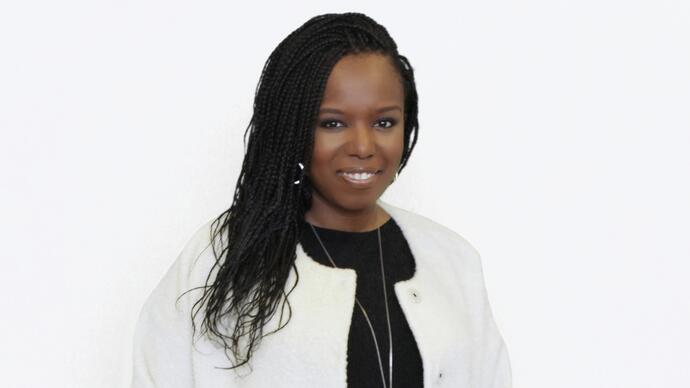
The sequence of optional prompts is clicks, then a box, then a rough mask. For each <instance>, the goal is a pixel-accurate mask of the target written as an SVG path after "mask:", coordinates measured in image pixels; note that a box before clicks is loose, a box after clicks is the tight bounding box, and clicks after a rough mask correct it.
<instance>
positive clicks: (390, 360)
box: [309, 223, 393, 388]
mask: <svg viewBox="0 0 690 388" xmlns="http://www.w3.org/2000/svg"><path fill="white" fill-rule="evenodd" d="M309 226H310V227H311V230H313V231H314V234H315V235H316V238H317V239H318V240H319V244H321V247H322V248H323V250H324V252H326V256H328V259H329V260H330V261H331V263H332V264H333V267H335V268H338V266H337V265H335V262H334V261H333V259H332V258H331V255H330V254H329V253H328V250H327V249H326V247H325V246H324V245H323V242H322V241H321V238H320V237H319V234H318V233H316V229H314V225H312V224H311V223H309ZM376 232H377V234H378V237H379V258H380V260H381V280H382V281H383V299H384V300H385V301H386V321H387V322H388V344H389V345H390V346H389V347H388V381H389V383H390V386H386V378H385V374H384V372H383V363H382V362H381V352H380V351H379V343H378V341H377V340H376V333H374V327H373V326H372V325H371V321H370V320H369V315H367V312H366V310H364V307H362V304H361V303H359V300H358V299H357V296H355V302H357V305H358V306H359V308H360V309H362V313H364V318H366V320H367V323H368V324H369V329H370V330H371V335H372V336H373V337H374V345H376V355H377V357H378V360H379V368H380V369H381V381H382V383H383V388H393V335H392V334H391V319H390V313H389V312H388V295H387V294H386V277H385V273H384V270H383V248H382V247H381V227H378V228H376Z"/></svg>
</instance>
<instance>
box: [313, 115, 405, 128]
mask: <svg viewBox="0 0 690 388" xmlns="http://www.w3.org/2000/svg"><path fill="white" fill-rule="evenodd" d="M381 121H389V122H390V124H391V125H390V126H389V127H383V129H390V128H392V127H394V126H395V125H396V124H397V123H398V120H396V119H394V118H391V117H384V118H382V119H378V120H376V122H377V123H378V122H381ZM333 122H340V120H335V119H334V120H323V121H321V123H320V124H319V125H320V126H321V127H323V128H326V129H337V128H338V127H328V126H326V124H329V123H333Z"/></svg>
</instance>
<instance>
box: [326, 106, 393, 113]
mask: <svg viewBox="0 0 690 388" xmlns="http://www.w3.org/2000/svg"><path fill="white" fill-rule="evenodd" d="M396 109H397V110H399V111H401V112H402V109H400V107H399V106H397V105H391V106H384V107H383V108H379V109H378V110H376V112H377V113H381V112H386V111H389V110H396ZM319 112H320V113H339V114H343V111H341V110H339V109H335V108H322V109H321V110H320V111H319Z"/></svg>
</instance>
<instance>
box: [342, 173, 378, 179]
mask: <svg viewBox="0 0 690 388" xmlns="http://www.w3.org/2000/svg"><path fill="white" fill-rule="evenodd" d="M343 175H345V176H347V177H348V178H352V179H356V180H367V179H369V178H371V177H372V176H373V175H374V174H371V173H368V172H363V173H359V172H358V173H349V172H344V173H343Z"/></svg>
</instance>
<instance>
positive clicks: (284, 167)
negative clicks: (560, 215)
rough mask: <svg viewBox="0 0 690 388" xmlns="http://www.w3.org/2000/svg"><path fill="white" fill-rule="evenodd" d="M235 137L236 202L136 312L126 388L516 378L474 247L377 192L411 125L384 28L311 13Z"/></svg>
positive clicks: (487, 384) (490, 385)
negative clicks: (238, 146) (242, 147)
mask: <svg viewBox="0 0 690 388" xmlns="http://www.w3.org/2000/svg"><path fill="white" fill-rule="evenodd" d="M250 130H251V131H250ZM247 131H250V134H249V135H250V136H249V143H248V146H247V152H246V154H245V156H244V162H243V164H242V170H241V172H240V176H239V178H238V180H237V184H236V188H235V194H234V197H233V201H232V205H231V206H230V208H229V209H227V210H226V211H225V212H223V213H222V214H220V215H219V216H218V217H214V218H213V219H211V220H209V222H207V223H206V224H205V225H203V226H202V227H201V228H199V229H198V230H197V232H196V233H195V234H194V236H192V238H191V239H190V240H189V242H188V244H187V245H186V246H185V248H184V249H183V251H182V252H181V253H180V254H179V256H178V257H177V260H175V262H174V263H173V265H172V266H171V268H170V269H169V271H168V273H166V274H165V276H164V277H163V279H162V280H161V281H160V283H159V284H158V286H157V287H156V288H155V289H154V290H153V292H152V294H151V296H150V297H149V298H148V299H147V301H146V304H145V305H144V307H143V308H142V310H141V314H140V317H139V322H138V323H137V328H136V334H135V339H134V363H133V366H134V367H133V380H132V387H134V388H153V387H165V388H177V387H180V388H181V387H197V388H211V387H213V388H216V387H228V388H232V387H238V388H239V387H257V388H258V387H269V386H276V387H288V388H290V387H300V388H304V387H319V388H320V387H329V388H330V387H341V388H344V387H377V386H381V387H384V388H391V387H393V386H395V387H416V388H418V387H422V386H432V385H439V386H447V387H453V388H457V387H460V388H470V387H472V388H499V387H501V388H509V387H510V386H511V369H510V362H509V359H508V353H507V349H506V345H505V343H504V341H503V338H502V336H501V334H500V333H499V330H498V328H497V326H496V324H495V322H494V318H493V314H492V312H491V307H490V305H489V301H488V298H487V293H486V289H485V286H484V280H483V274H482V265H481V260H480V257H479V254H478V252H477V251H476V250H475V249H474V248H473V247H472V245H471V244H470V243H469V242H468V241H467V240H465V239H464V238H463V237H462V236H460V235H459V234H457V233H455V232H454V231H452V230H450V229H448V228H446V227H445V226H443V225H441V224H439V223H437V222H435V221H432V220H430V219H428V218H426V217H424V216H422V215H419V214H416V213H413V212H411V211H408V210H404V209H402V208H398V207H396V206H393V205H391V204H388V203H386V202H383V201H381V200H380V197H381V195H382V194H383V193H384V192H385V190H386V189H387V188H388V187H389V186H390V184H391V183H393V182H394V181H395V179H396V177H397V176H398V174H399V173H400V172H401V171H402V170H403V168H404V167H405V165H406V164H407V162H408V160H409V158H410V155H411V154H412V150H413V149H414V146H415V144H416V141H417V132H418V120H417V92H416V85H415V80H414V73H413V69H412V66H411V65H410V64H409V62H408V60H407V58H405V57H404V56H403V55H401V54H400V53H398V50H397V46H396V44H395V42H394V41H393V39H392V38H391V37H390V35H389V34H388V32H387V30H386V29H385V28H384V27H383V26H381V25H380V24H378V23H376V22H375V21H374V20H373V19H371V18H370V17H368V16H366V15H363V14H361V13H343V14H324V15H319V16H315V17H313V18H311V19H309V20H308V21H307V22H306V23H304V24H303V25H302V26H300V27H299V28H298V29H296V30H295V31H293V32H292V33H290V34H289V35H288V36H287V37H286V38H285V39H284V40H283V41H282V42H280V44H279V45H278V47H276V49H275V50H274V51H273V52H272V53H271V55H270V57H269V58H268V60H267V61H266V64H265V66H264V69H263V72H262V75H261V79H260V80H259V86H258V87H257V90H256V96H255V101H254V113H253V116H252V119H251V122H250V123H249V126H248V127H247ZM245 137H246V133H245ZM245 140H246V139H245ZM209 248H210V249H209ZM278 309H279V310H280V314H276V312H277V310H278ZM286 309H287V311H286ZM284 313H286V315H287V318H286V320H285V322H284V321H283V317H284ZM228 361H229V362H230V364H231V365H230V366H229V367H223V366H224V365H227V363H228ZM231 370H232V371H231ZM233 371H234V372H235V373H232V372H233Z"/></svg>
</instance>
